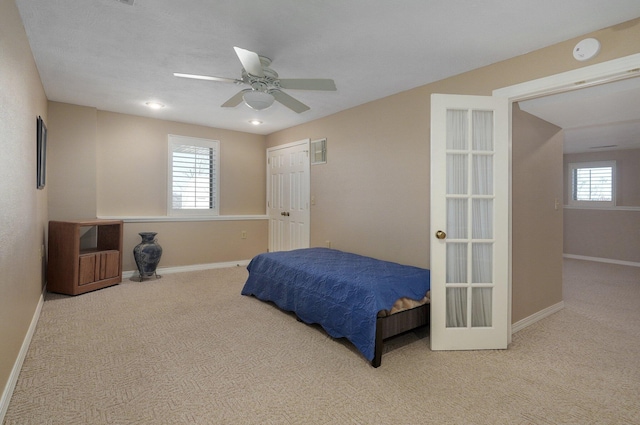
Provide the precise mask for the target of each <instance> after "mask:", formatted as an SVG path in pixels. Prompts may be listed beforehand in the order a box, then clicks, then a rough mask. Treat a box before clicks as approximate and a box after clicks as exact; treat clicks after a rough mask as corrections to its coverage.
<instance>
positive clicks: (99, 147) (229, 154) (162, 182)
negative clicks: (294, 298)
mask: <svg viewBox="0 0 640 425" xmlns="http://www.w3.org/2000/svg"><path fill="white" fill-rule="evenodd" d="M49 108H50V115H51V117H52V119H51V124H50V126H51V127H52V132H51V133H52V134H51V144H52V149H54V150H55V151H56V156H55V160H56V161H55V162H52V165H51V168H55V169H56V170H57V171H58V172H59V173H60V178H59V179H57V180H56V183H59V184H56V185H54V184H52V185H51V192H50V199H51V200H50V204H51V217H52V219H54V218H53V217H55V219H59V220H65V219H74V218H94V217H96V216H98V217H124V218H125V221H126V218H131V217H161V216H166V210H167V190H166V182H167V161H168V159H167V143H168V139H167V137H168V136H167V135H168V134H177V135H182V136H190V137H199V138H205V139H213V140H219V141H220V215H234V216H242V215H264V214H265V199H266V165H265V158H266V154H265V144H264V136H260V135H255V134H249V133H242V132H237V131H230V130H221V129H215V128H210V127H203V126H197V125H191V124H183V123H178V122H173V121H165V120H158V119H152V118H144V117H137V116H132V115H125V114H118V113H113V112H106V111H99V110H96V109H94V108H88V107H82V106H77V105H68V104H64V103H58V102H50V104H49ZM141 231H154V232H158V236H157V238H158V242H159V243H160V245H161V246H162V247H163V255H162V260H161V262H160V267H175V266H186V265H195V264H208V263H218V262H228V261H241V260H247V259H250V258H252V257H253V256H254V255H255V254H257V253H259V252H264V251H266V250H267V242H268V241H267V221H266V220H255V219H254V220H243V219H236V220H222V221H165V222H156V221H148V222H142V223H140V222H131V223H129V222H127V223H126V224H125V228H124V233H125V234H124V255H123V270H125V271H131V270H135V268H136V267H135V262H134V259H133V247H134V246H135V245H137V244H138V243H139V242H140V237H139V236H138V232H141ZM243 231H244V232H246V234H247V238H246V239H242V238H241V233H242V232H243Z"/></svg>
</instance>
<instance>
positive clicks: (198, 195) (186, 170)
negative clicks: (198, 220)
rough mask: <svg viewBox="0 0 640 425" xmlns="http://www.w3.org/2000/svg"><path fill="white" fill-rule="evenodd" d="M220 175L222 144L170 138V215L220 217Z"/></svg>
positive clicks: (179, 137)
mask: <svg viewBox="0 0 640 425" xmlns="http://www.w3.org/2000/svg"><path fill="white" fill-rule="evenodd" d="M218 171H219V146H218V141H216V140H206V139H196V138H192V137H185V136H174V135H169V170H168V174H169V184H168V188H169V190H168V203H169V205H168V210H169V214H170V215H217V214H218Z"/></svg>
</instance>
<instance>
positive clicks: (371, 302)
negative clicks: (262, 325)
mask: <svg viewBox="0 0 640 425" xmlns="http://www.w3.org/2000/svg"><path fill="white" fill-rule="evenodd" d="M247 270H249V278H248V279H247V282H246V283H245V285H244V288H243V289H242V294H243V295H254V296H255V297H257V298H259V299H261V300H264V301H273V302H274V303H275V304H276V305H277V306H278V307H280V308H281V309H283V310H286V311H293V312H295V313H296V315H297V316H298V318H300V320H302V321H304V322H306V323H318V324H320V325H321V326H322V327H323V328H324V329H325V330H326V332H327V333H328V334H329V335H331V336H332V337H334V338H342V337H345V338H347V339H348V340H349V341H351V342H352V343H353V345H355V347H356V348H357V349H358V350H360V352H362V354H363V355H364V356H365V357H366V358H367V359H368V360H372V359H373V357H374V352H375V335H376V318H377V315H378V312H379V311H380V310H390V309H391V307H392V306H393V303H394V302H395V301H396V300H397V299H399V298H402V297H407V298H412V299H415V300H421V299H422V298H423V297H424V296H425V294H426V293H427V291H428V290H429V286H430V285H429V284H430V279H429V277H430V276H429V270H426V269H421V268H418V267H413V266H405V265H401V264H397V263H391V262H388V261H381V260H376V259H373V258H369V257H363V256H361V255H356V254H351V253H347V252H342V251H338V250H335V249H328V248H307V249H298V250H294V251H282V252H271V253H265V254H259V255H257V256H256V257H254V258H253V259H252V260H251V262H250V263H249V265H248V266H247Z"/></svg>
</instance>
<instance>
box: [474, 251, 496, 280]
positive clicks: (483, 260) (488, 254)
mask: <svg viewBox="0 0 640 425" xmlns="http://www.w3.org/2000/svg"><path fill="white" fill-rule="evenodd" d="M471 257H472V261H471V263H472V266H471V282H472V283H492V282H493V244H492V243H474V244H473V245H472V246H471Z"/></svg>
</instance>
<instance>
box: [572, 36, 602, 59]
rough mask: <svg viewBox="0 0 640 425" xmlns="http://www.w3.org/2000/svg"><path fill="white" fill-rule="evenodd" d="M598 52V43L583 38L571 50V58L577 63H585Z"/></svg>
mask: <svg viewBox="0 0 640 425" xmlns="http://www.w3.org/2000/svg"><path fill="white" fill-rule="evenodd" d="M599 52H600V42H599V41H598V40H596V39H595V38H585V39H584V40H582V41H581V42H579V43H578V44H576V47H574V48H573V57H574V58H575V59H576V60H579V61H581V62H582V61H586V60H589V59H591V58H593V57H595V56H596V55H597V54H598V53H599Z"/></svg>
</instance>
